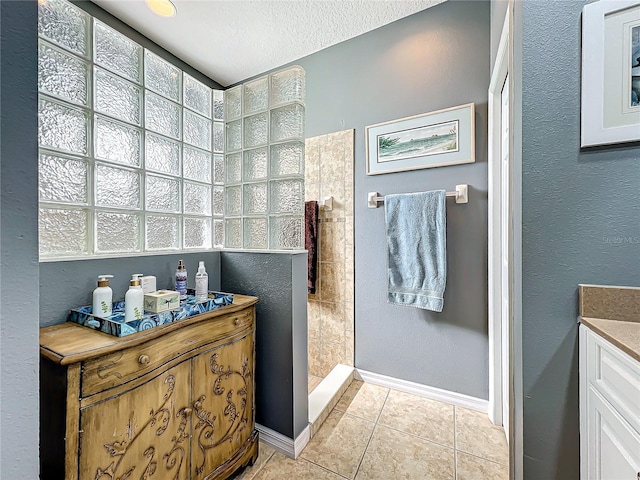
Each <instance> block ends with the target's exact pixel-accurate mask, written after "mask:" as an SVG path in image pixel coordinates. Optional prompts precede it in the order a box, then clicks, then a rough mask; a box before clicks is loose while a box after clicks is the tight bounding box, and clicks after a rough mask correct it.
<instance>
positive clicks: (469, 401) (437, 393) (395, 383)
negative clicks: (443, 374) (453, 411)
mask: <svg viewBox="0 0 640 480" xmlns="http://www.w3.org/2000/svg"><path fill="white" fill-rule="evenodd" d="M355 376H356V378H357V379H358V380H362V381H365V382H367V383H373V384H374V385H380V386H382V387H387V388H393V389H394V390H399V391H401V392H405V393H412V394H414V395H418V396H420V397H425V398H430V399H432V400H439V401H441V402H446V403H450V404H452V405H456V406H458V407H464V408H468V409H470V410H476V411H478V412H482V413H488V411H489V401H488V400H483V399H481V398H476V397H470V396H469V395H464V394H462V393H456V392H450V391H448V390H441V389H439V388H435V387H429V386H427V385H422V384H420V383H414V382H409V381H407V380H400V379H399V378H393V377H387V376H386V375H380V374H379V373H373V372H368V371H366V370H360V369H359V368H358V369H356V372H355Z"/></svg>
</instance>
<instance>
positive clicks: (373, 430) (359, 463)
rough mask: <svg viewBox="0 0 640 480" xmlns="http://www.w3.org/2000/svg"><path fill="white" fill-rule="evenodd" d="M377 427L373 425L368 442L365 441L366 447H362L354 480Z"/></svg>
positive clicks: (375, 424)
mask: <svg viewBox="0 0 640 480" xmlns="http://www.w3.org/2000/svg"><path fill="white" fill-rule="evenodd" d="M377 426H378V424H377V423H374V424H373V429H372V430H371V436H370V437H369V441H367V446H366V447H364V450H363V452H362V456H361V457H360V461H359V462H358V466H357V468H356V473H355V475H354V476H353V478H354V479H355V478H356V477H357V476H358V472H360V467H361V466H362V461H363V460H364V457H365V456H366V455H367V450H369V445H371V440H372V439H373V436H374V435H375V433H376V427H377Z"/></svg>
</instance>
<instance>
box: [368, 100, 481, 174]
mask: <svg viewBox="0 0 640 480" xmlns="http://www.w3.org/2000/svg"><path fill="white" fill-rule="evenodd" d="M365 133H366V135H365V136H366V147H367V152H366V155H367V175H381V174H384V173H394V172H405V171H409V170H418V169H421V168H434V167H444V166H447V165H458V164H461V163H473V162H475V105H474V104H473V103H468V104H466V105H460V106H457V107H451V108H446V109H444V110H438V111H435V112H429V113H423V114H421V115H415V116H412V117H405V118H400V119H398V120H390V121H388V122H384V123H378V124H376V125H369V126H368V127H366V128H365Z"/></svg>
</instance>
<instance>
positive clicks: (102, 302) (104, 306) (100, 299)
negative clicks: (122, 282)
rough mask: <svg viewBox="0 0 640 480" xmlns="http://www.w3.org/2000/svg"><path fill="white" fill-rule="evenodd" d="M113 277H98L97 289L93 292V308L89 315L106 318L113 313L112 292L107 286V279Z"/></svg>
mask: <svg viewBox="0 0 640 480" xmlns="http://www.w3.org/2000/svg"><path fill="white" fill-rule="evenodd" d="M110 278H113V275H98V288H96V289H95V290H94V291H93V306H92V309H91V313H93V314H94V315H95V316H97V317H108V316H110V315H111V314H112V313H113V290H111V287H110V286H109V279H110Z"/></svg>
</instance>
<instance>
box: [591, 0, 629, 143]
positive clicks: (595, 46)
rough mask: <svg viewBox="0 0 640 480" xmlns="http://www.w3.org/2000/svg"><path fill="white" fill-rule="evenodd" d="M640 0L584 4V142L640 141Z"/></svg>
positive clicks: (602, 0) (613, 0)
mask: <svg viewBox="0 0 640 480" xmlns="http://www.w3.org/2000/svg"><path fill="white" fill-rule="evenodd" d="M639 97H640V0H607V1H604V0H600V1H599V2H594V3H590V4H588V5H585V7H584V8H583V10H582V96H581V132H580V133H581V135H580V138H581V140H580V146H582V147H590V146H595V145H607V144H613V143H622V142H638V141H640V101H639Z"/></svg>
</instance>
